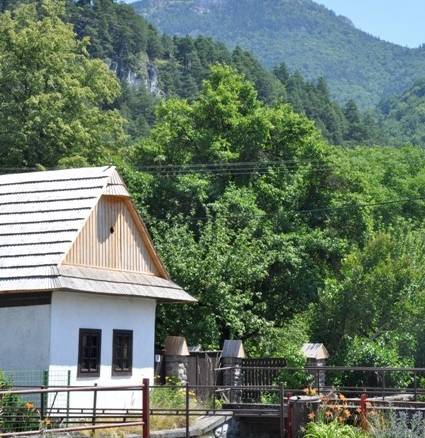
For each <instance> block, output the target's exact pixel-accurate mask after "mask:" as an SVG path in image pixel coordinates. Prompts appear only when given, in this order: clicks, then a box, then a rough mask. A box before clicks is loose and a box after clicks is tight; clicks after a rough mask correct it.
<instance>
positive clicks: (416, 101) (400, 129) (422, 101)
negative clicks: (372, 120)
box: [379, 79, 425, 146]
mask: <svg viewBox="0 0 425 438" xmlns="http://www.w3.org/2000/svg"><path fill="white" fill-rule="evenodd" d="M379 109H380V110H381V112H382V113H383V116H384V120H383V122H382V124H383V128H384V130H385V131H386V132H387V137H388V139H389V141H390V143H389V144H393V145H396V146H400V145H403V144H413V145H418V146H424V145H425V128H424V122H425V79H421V80H419V81H417V82H416V83H415V84H414V85H413V86H412V87H411V88H409V89H408V90H407V91H405V92H404V93H403V94H402V95H400V96H394V97H391V98H388V99H385V100H384V101H382V102H381V104H380V105H379Z"/></svg>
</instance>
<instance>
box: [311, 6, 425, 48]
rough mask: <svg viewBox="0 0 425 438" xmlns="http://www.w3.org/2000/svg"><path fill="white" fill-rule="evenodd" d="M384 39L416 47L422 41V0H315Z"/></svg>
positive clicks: (424, 12) (424, 25) (424, 16)
mask: <svg viewBox="0 0 425 438" xmlns="http://www.w3.org/2000/svg"><path fill="white" fill-rule="evenodd" d="M316 1H317V3H320V4H323V5H325V6H326V7H327V8H329V9H332V10H333V11H335V12H336V13H337V14H340V15H345V16H346V17H348V18H350V19H351V21H352V22H353V23H354V24H355V25H356V27H358V28H359V29H362V30H364V31H366V32H368V33H371V34H372V35H375V36H378V37H380V38H382V39H383V40H386V41H391V42H393V43H397V44H401V45H403V46H409V47H418V46H419V45H420V44H423V43H425V0H316Z"/></svg>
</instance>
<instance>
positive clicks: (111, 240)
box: [64, 196, 158, 275]
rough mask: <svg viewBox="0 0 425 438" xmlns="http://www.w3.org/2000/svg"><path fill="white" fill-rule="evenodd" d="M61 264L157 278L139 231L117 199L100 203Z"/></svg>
mask: <svg viewBox="0 0 425 438" xmlns="http://www.w3.org/2000/svg"><path fill="white" fill-rule="evenodd" d="M64 264H69V265H84V266H94V267H98V268H111V269H118V270H123V271H137V272H145V273H151V274H155V275H157V274H158V272H157V269H156V266H155V264H154V262H153V260H152V258H151V256H150V254H149V251H148V250H147V248H146V245H145V243H144V240H143V236H142V233H141V230H140V227H139V226H138V225H137V224H136V222H135V219H134V218H133V215H132V213H131V212H130V210H129V209H128V207H127V205H126V203H125V201H124V200H122V199H121V198H116V197H115V198H114V197H105V196H103V197H102V198H101V199H100V201H99V202H98V204H97V206H96V207H95V209H94V210H93V212H92V214H91V215H90V217H89V219H88V221H87V222H86V224H85V225H84V228H83V230H82V231H81V233H80V234H79V236H78V237H77V239H76V241H75V242H74V244H73V246H72V248H71V250H70V251H69V253H68V254H67V256H66V258H65V260H64Z"/></svg>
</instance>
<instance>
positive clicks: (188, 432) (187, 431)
mask: <svg viewBox="0 0 425 438" xmlns="http://www.w3.org/2000/svg"><path fill="white" fill-rule="evenodd" d="M189 408H190V400H189V384H188V383H186V438H190V424H189Z"/></svg>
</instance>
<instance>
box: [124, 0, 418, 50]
mask: <svg viewBox="0 0 425 438" xmlns="http://www.w3.org/2000/svg"><path fill="white" fill-rule="evenodd" d="M124 1H125V2H126V3H131V2H132V1H134V0H124ZM234 1H237V0H234ZM258 1H261V0H258ZM315 1H316V2H317V3H320V4H323V5H325V6H326V7H327V8H329V9H332V10H333V11H335V12H336V13H337V14H340V15H345V16H346V17H348V18H350V20H351V21H352V22H353V23H354V24H355V26H356V27H358V28H359V29H362V30H364V31H366V32H368V33H370V34H372V35H375V36H378V37H380V38H381V39H383V40H386V41H391V42H392V43H396V44H400V45H402V46H408V47H418V46H419V45H420V44H423V43H425V25H424V24H425V0H315Z"/></svg>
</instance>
